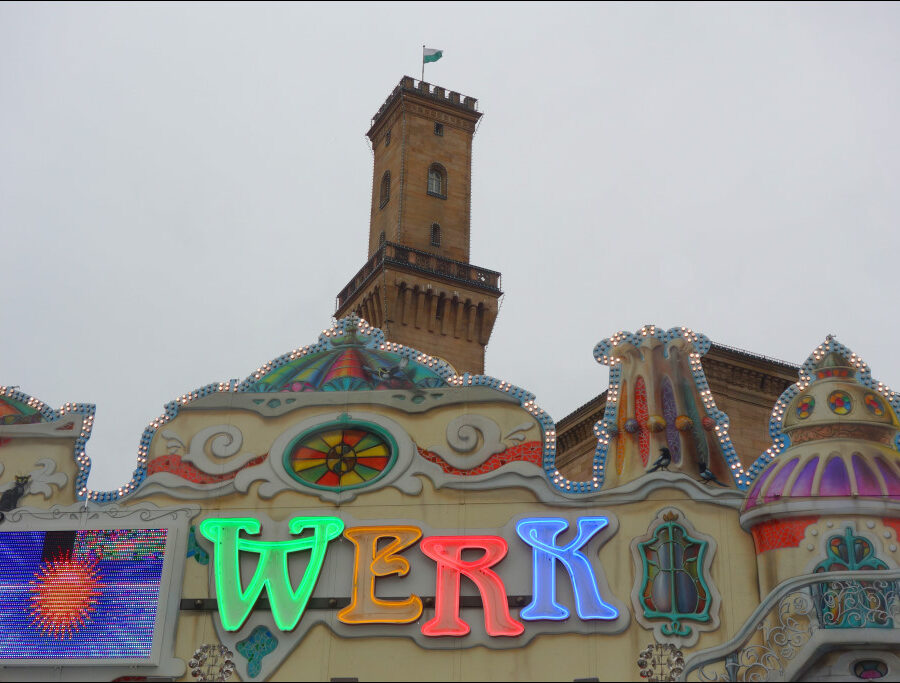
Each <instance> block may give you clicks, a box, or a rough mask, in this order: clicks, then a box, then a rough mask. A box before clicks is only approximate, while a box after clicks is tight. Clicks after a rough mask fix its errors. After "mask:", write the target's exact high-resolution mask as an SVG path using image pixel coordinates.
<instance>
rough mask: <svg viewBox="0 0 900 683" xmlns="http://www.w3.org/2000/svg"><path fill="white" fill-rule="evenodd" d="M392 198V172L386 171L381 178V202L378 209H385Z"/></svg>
mask: <svg viewBox="0 0 900 683" xmlns="http://www.w3.org/2000/svg"><path fill="white" fill-rule="evenodd" d="M390 198H391V172H390V171H385V172H384V175H383V176H381V200H380V202H379V204H378V208H384V205H385V204H387V203H388V200H389V199H390Z"/></svg>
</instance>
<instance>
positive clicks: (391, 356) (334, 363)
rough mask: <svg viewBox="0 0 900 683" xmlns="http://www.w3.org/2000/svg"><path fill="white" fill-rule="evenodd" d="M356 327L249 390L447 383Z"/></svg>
mask: <svg viewBox="0 0 900 683" xmlns="http://www.w3.org/2000/svg"><path fill="white" fill-rule="evenodd" d="M364 337H365V335H360V334H359V333H358V330H357V329H356V328H355V327H351V328H350V329H348V330H346V331H345V332H344V333H343V334H342V335H340V336H335V337H330V338H329V339H328V343H327V345H326V347H325V348H324V349H321V350H315V351H313V352H312V353H309V354H307V355H303V356H300V357H299V358H295V359H294V360H290V361H288V362H287V363H285V364H283V365H281V366H280V367H276V368H275V369H273V370H272V371H271V372H269V373H268V374H266V375H265V376H264V377H262V378H260V379H259V380H258V381H256V382H254V383H253V384H252V385H251V386H250V387H249V388H248V389H246V391H258V392H271V391H294V392H297V391H360V390H371V389H382V390H383V389H431V388H436V387H445V386H447V382H446V381H445V380H444V378H443V377H442V376H441V375H440V374H439V373H438V372H436V370H435V369H433V368H430V367H428V366H427V365H424V364H422V363H418V362H416V361H415V360H410V359H409V358H408V357H405V356H401V355H400V354H399V353H395V352H394V351H388V350H385V349H383V348H380V346H381V345H379V346H375V345H374V343H373V340H372V339H371V338H368V337H367V338H365V339H364Z"/></svg>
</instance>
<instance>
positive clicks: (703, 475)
mask: <svg viewBox="0 0 900 683" xmlns="http://www.w3.org/2000/svg"><path fill="white" fill-rule="evenodd" d="M697 464H698V465H699V466H700V479H701V481H702V482H703V483H704V484H718V485H719V486H721V487H722V488H726V489H727V488H728V486H727V485H726V484H723V483H722V482H721V481H719V480H718V479H716V475H715V474H713V473H712V470H710V469H709V467H707V466H706V463H705V462H703V461H702V460H701V461H699V462H698V463H697Z"/></svg>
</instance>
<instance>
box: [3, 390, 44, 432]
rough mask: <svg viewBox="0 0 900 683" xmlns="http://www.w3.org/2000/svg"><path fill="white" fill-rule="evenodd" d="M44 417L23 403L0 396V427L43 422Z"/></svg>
mask: <svg viewBox="0 0 900 683" xmlns="http://www.w3.org/2000/svg"><path fill="white" fill-rule="evenodd" d="M43 421H44V417H43V416H42V415H41V413H40V412H39V411H38V410H37V408H33V407H32V406H30V405H28V404H27V403H25V402H24V401H18V400H16V399H14V398H12V397H11V396H0V425H18V424H32V423H35V422H43Z"/></svg>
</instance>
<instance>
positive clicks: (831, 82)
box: [0, 2, 900, 489]
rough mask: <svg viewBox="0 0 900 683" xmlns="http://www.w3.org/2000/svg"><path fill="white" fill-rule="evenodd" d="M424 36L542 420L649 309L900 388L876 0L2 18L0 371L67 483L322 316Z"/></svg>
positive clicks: (129, 463) (897, 143)
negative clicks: (387, 109) (460, 131)
mask: <svg viewBox="0 0 900 683" xmlns="http://www.w3.org/2000/svg"><path fill="white" fill-rule="evenodd" d="M423 43H425V44H427V45H428V46H429V47H435V48H442V49H443V50H444V58H443V59H442V60H441V61H439V62H437V63H435V64H430V65H428V67H427V70H426V80H428V81H430V82H433V83H437V84H440V85H443V86H445V87H447V88H451V89H455V90H458V91H460V92H462V93H464V94H467V95H471V96H473V97H477V98H478V99H479V106H480V109H481V110H482V111H483V112H485V116H484V118H483V120H482V123H481V126H480V128H479V130H478V133H477V135H476V137H475V151H474V162H473V164H474V170H473V174H472V184H473V199H472V261H473V262H474V263H476V264H478V265H481V266H484V267H487V268H492V269H495V270H499V271H501V272H502V273H503V288H504V290H505V292H506V295H505V298H504V301H503V306H502V309H501V312H500V316H499V318H498V320H497V324H496V327H495V329H494V335H493V337H492V340H491V343H490V345H489V347H488V351H487V372H488V374H491V375H493V376H496V377H500V378H503V379H505V380H508V381H510V382H512V383H514V384H517V385H519V386H523V387H525V388H527V389H529V390H530V391H532V392H534V393H535V394H536V395H537V400H538V403H539V404H540V405H541V406H542V407H544V408H545V409H546V410H547V411H549V413H550V414H551V415H552V416H553V417H555V418H556V419H559V418H561V417H563V416H564V415H566V414H567V413H569V412H570V411H571V410H573V409H574V408H576V407H577V406H579V405H581V404H582V403H584V402H585V401H587V400H588V399H589V398H591V397H592V396H594V395H596V394H597V393H599V392H600V391H602V390H603V389H605V387H606V383H607V377H608V374H607V373H606V372H605V370H604V369H603V368H602V367H601V366H599V365H597V364H596V363H595V362H594V360H593V358H592V355H591V350H592V348H593V346H594V344H596V343H597V342H598V341H599V340H600V339H602V338H604V337H608V336H610V335H611V334H613V333H614V332H616V331H618V330H623V329H624V330H628V331H634V330H636V329H637V328H639V327H640V326H641V325H643V324H645V323H655V324H657V325H659V326H662V327H665V328H668V327H671V326H676V325H687V326H690V327H692V328H694V329H695V330H698V331H700V332H703V333H704V334H706V335H707V336H709V337H710V338H711V339H712V340H713V341H717V342H721V343H725V344H729V345H732V346H737V347H741V348H744V349H748V350H751V351H754V352H756V353H760V354H764V355H769V356H775V357H777V358H782V359H784V360H788V361H791V362H794V363H800V362H801V361H803V360H804V359H805V358H806V356H807V355H808V353H809V352H810V351H811V350H812V349H813V348H814V347H815V346H816V345H817V344H818V343H819V342H821V341H822V340H823V338H824V337H825V335H826V334H828V333H834V334H836V335H837V336H838V338H839V339H840V341H842V342H843V343H845V344H847V345H848V346H850V347H851V348H852V349H854V350H855V351H856V352H857V353H859V354H860V355H861V356H862V357H863V358H864V359H865V360H867V361H868V362H869V364H870V365H871V367H872V369H873V372H874V374H875V376H876V377H877V378H878V379H880V380H882V381H884V382H886V383H888V384H889V385H891V386H892V387H895V388H897V387H900V358H898V356H900V354H898V341H897V340H898V333H900V324H898V319H897V289H898V288H897V256H898V251H900V249H898V248H900V197H898V191H897V188H898V175H900V174H898V171H900V125H898V121H900V78H898V72H900V68H898V67H900V5H897V4H874V5H867V4H862V3H852V4H812V3H804V4H763V3H753V4H747V5H732V4H729V5H713V4H711V3H703V4H697V5H691V4H688V5H683V4H682V5H676V4H660V5H654V4H624V5H617V4H615V5H581V4H579V5H565V4H559V3H555V4H553V5H531V4H513V3H503V4H496V5H493V4H489V3H484V4H473V5H457V4H453V3H447V2H442V3H418V4H404V5H402V6H401V5H394V4H362V5H356V4H346V5H339V4H332V3H328V4H326V3H315V4H304V5H280V4H279V5H266V4H263V3H253V4H252V5H249V4H248V5H241V4H227V5H217V4H212V3H205V4H198V5H189V4H177V5H164V4H152V5H140V4H124V5H120V4H99V5H97V4H92V5H83V4H75V3H73V4H60V5H42V4H15V3H5V4H2V5H0V266H2V272H3V275H4V277H3V282H4V285H5V287H4V290H5V291H4V293H3V295H2V297H0V329H2V345H0V349H2V353H0V384H18V385H20V387H21V389H22V390H23V391H25V392H27V393H29V394H31V395H33V396H36V397H38V398H40V399H42V400H44V401H46V402H48V403H49V404H51V405H52V406H54V407H58V406H59V405H61V404H62V403H64V402H66V401H83V402H90V403H95V404H97V420H96V422H95V428H94V435H93V437H92V438H91V440H90V442H89V444H88V454H89V455H90V457H91V458H92V459H93V462H94V470H93V472H92V475H91V478H90V480H89V482H88V483H89V485H90V486H91V487H92V488H95V489H107V488H115V487H117V486H119V485H121V484H123V483H124V482H126V481H127V480H128V479H129V478H130V476H131V472H132V470H133V469H134V466H135V457H136V453H137V446H138V440H139V438H140V435H141V432H142V431H143V429H144V428H145V427H146V425H147V423H148V422H149V421H150V420H151V419H152V418H154V417H156V416H157V415H159V414H160V413H161V411H162V407H163V405H164V404H165V403H166V402H167V401H169V400H171V399H173V398H175V397H176V396H179V395H181V394H182V393H184V392H185V391H189V390H192V389H195V388H197V387H198V386H201V385H204V384H207V383H209V382H213V381H220V380H227V379H229V378H232V377H237V378H241V379H243V378H244V377H245V376H246V375H248V374H249V373H250V372H251V371H253V370H255V369H256V368H257V367H258V366H259V365H261V364H262V363H264V362H265V361H267V360H269V359H271V358H274V357H276V356H278V355H280V354H282V353H284V352H285V351H288V350H290V349H292V348H295V347H297V346H302V345H305V344H308V343H312V342H314V341H315V340H316V338H317V335H318V334H319V333H320V332H321V330H322V329H323V328H325V327H327V326H328V325H329V324H330V320H331V315H332V313H333V312H334V297H335V295H336V294H337V292H338V291H339V290H340V289H341V288H342V287H343V286H344V285H345V284H346V283H347V281H349V279H350V278H351V277H352V276H353V275H354V274H355V273H356V271H357V270H358V269H359V268H360V267H361V266H362V264H363V263H364V261H365V259H366V247H367V234H368V219H369V206H370V191H371V175H372V165H371V164H372V157H371V152H370V151H369V149H368V145H367V142H366V139H365V137H364V133H365V131H366V129H367V128H368V125H369V120H370V117H371V116H372V114H374V112H375V111H376V110H377V109H378V107H379V106H380V105H381V103H382V102H383V101H384V99H385V98H386V96H387V95H388V93H389V92H390V91H391V89H392V88H393V87H394V85H396V83H397V82H398V81H399V79H400V77H401V76H403V75H404V74H409V75H412V76H415V77H418V76H419V71H420V68H421V62H420V60H421V46H422V44H423Z"/></svg>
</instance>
